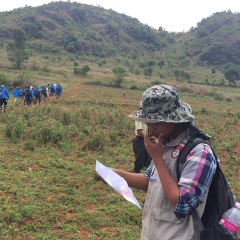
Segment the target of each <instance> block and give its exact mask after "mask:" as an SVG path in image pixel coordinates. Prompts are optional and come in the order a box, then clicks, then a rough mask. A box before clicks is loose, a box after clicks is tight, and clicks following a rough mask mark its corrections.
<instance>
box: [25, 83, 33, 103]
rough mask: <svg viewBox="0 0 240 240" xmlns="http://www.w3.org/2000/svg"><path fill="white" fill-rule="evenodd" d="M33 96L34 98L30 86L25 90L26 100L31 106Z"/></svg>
mask: <svg viewBox="0 0 240 240" xmlns="http://www.w3.org/2000/svg"><path fill="white" fill-rule="evenodd" d="M32 98H33V91H32V90H31V89H30V86H28V87H27V89H26V91H25V100H26V101H25V102H26V104H27V106H31V104H32Z"/></svg>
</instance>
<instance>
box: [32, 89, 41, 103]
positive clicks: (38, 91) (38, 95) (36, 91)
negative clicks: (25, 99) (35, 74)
mask: <svg viewBox="0 0 240 240" xmlns="http://www.w3.org/2000/svg"><path fill="white" fill-rule="evenodd" d="M33 92H34V98H35V99H34V105H36V104H37V102H38V103H39V105H40V103H41V99H42V89H41V88H40V87H39V86H38V87H36V88H35V89H34V90H33Z"/></svg>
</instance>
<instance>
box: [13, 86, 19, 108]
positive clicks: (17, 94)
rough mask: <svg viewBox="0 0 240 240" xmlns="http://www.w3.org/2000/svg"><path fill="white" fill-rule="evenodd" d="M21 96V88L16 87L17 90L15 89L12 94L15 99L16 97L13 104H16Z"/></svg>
mask: <svg viewBox="0 0 240 240" xmlns="http://www.w3.org/2000/svg"><path fill="white" fill-rule="evenodd" d="M19 94H20V90H19V87H16V88H15V89H14V91H13V92H12V95H13V97H14V102H13V104H15V103H16V101H17V99H18V98H19Z"/></svg>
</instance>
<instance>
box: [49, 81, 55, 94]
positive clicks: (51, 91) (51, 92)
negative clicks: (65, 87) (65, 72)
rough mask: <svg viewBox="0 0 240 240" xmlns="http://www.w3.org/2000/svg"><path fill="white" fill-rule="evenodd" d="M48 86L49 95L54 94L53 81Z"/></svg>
mask: <svg viewBox="0 0 240 240" xmlns="http://www.w3.org/2000/svg"><path fill="white" fill-rule="evenodd" d="M49 88H50V97H53V94H54V85H53V83H52V85H51V86H50V87H49Z"/></svg>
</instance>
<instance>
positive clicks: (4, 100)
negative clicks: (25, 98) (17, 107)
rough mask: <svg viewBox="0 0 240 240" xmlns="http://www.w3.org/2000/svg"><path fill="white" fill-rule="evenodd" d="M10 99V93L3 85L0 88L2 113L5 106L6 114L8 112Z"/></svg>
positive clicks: (0, 108)
mask: <svg viewBox="0 0 240 240" xmlns="http://www.w3.org/2000/svg"><path fill="white" fill-rule="evenodd" d="M8 99H9V91H8V89H7V88H6V87H5V86H4V85H1V88H0V111H1V110H2V106H3V105H4V112H6V109H7V104H8Z"/></svg>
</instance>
